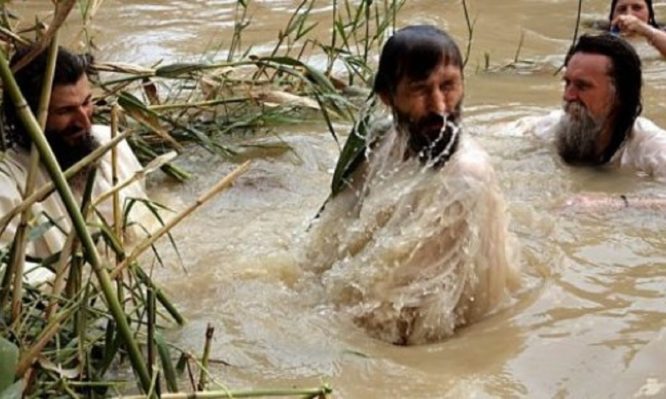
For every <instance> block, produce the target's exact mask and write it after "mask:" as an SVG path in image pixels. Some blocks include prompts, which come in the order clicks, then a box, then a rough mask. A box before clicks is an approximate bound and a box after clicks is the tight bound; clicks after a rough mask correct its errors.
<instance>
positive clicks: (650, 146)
mask: <svg viewBox="0 0 666 399" xmlns="http://www.w3.org/2000/svg"><path fill="white" fill-rule="evenodd" d="M563 116H564V111H562V110H557V111H553V112H551V113H549V114H548V115H546V116H539V117H534V116H530V117H526V118H523V119H521V120H519V121H517V122H516V124H515V126H513V127H512V128H511V129H512V131H514V130H513V129H515V131H518V132H522V133H523V134H532V135H534V136H535V137H538V138H540V139H543V140H547V141H554V140H555V132H556V128H557V124H558V123H559V121H560V119H561V118H562V117H563ZM608 166H610V167H616V168H622V169H629V170H633V171H636V172H638V173H641V174H645V175H647V176H651V177H653V178H655V179H656V180H659V181H666V131H665V130H663V129H661V128H660V127H658V126H657V125H655V124H654V123H653V122H652V121H650V120H649V119H647V118H642V117H639V118H637V119H636V121H635V122H634V127H633V129H632V131H631V133H630V134H629V137H627V139H626V140H625V141H624V143H623V144H622V145H621V146H620V148H618V150H617V151H616V152H615V154H613V156H612V157H611V160H610V161H609V162H608Z"/></svg>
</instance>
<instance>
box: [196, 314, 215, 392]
mask: <svg viewBox="0 0 666 399" xmlns="http://www.w3.org/2000/svg"><path fill="white" fill-rule="evenodd" d="M214 333H215V327H213V325H212V324H210V323H208V325H207V326H206V340H205V342H204V350H203V355H202V356H201V373H200V374H199V384H197V391H205V390H206V384H207V381H206V370H207V369H208V358H209V357H210V346H211V344H212V343H213V334H214Z"/></svg>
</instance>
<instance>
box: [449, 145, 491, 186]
mask: <svg viewBox="0 0 666 399" xmlns="http://www.w3.org/2000/svg"><path fill="white" fill-rule="evenodd" d="M451 161H452V164H453V165H452V166H453V167H454V168H455V170H456V171H457V172H458V173H460V174H461V175H463V176H466V177H472V178H476V179H479V180H484V181H486V180H490V179H494V176H495V171H494V169H493V166H492V163H491V162H490V156H489V155H488V153H487V152H486V151H485V150H484V149H483V148H482V147H481V146H480V145H479V144H478V143H477V142H476V140H474V138H472V137H470V136H469V135H465V136H462V137H461V140H460V145H459V146H458V150H457V151H456V153H455V156H454V157H453V158H452V159H451Z"/></svg>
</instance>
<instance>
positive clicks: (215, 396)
mask: <svg viewBox="0 0 666 399" xmlns="http://www.w3.org/2000/svg"><path fill="white" fill-rule="evenodd" d="M332 392H333V389H331V387H330V386H328V385H323V386H321V387H319V388H304V389H256V390H239V391H207V392H192V393H163V394H162V399H222V398H260V397H266V396H269V397H270V396H299V397H305V398H325V397H326V395H329V394H331V393H332ZM122 398H123V399H145V398H147V396H145V395H135V396H123V397H122ZM117 399H120V397H118V398H117Z"/></svg>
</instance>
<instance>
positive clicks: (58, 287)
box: [44, 231, 76, 320]
mask: <svg viewBox="0 0 666 399" xmlns="http://www.w3.org/2000/svg"><path fill="white" fill-rule="evenodd" d="M75 240H76V232H75V231H71V232H70V233H69V234H68V235H67V239H66V240H65V245H63V247H62V250H61V251H60V259H58V263H56V266H55V271H56V276H55V279H54V280H53V289H52V290H51V299H50V301H49V305H48V306H47V307H46V312H45V313H44V314H45V319H46V320H50V319H51V317H52V316H53V314H54V312H56V311H57V310H58V304H57V301H58V297H60V294H61V293H62V290H63V288H65V275H66V274H67V267H68V265H69V262H70V258H71V256H72V254H74V252H75V251H76V245H75V244H74V242H75Z"/></svg>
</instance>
